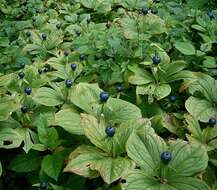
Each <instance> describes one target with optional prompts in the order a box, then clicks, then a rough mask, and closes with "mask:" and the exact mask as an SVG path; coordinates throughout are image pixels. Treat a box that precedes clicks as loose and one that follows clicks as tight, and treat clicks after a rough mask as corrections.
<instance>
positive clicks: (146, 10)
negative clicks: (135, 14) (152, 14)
mask: <svg viewBox="0 0 217 190" xmlns="http://www.w3.org/2000/svg"><path fill="white" fill-rule="evenodd" d="M142 14H143V15H147V14H148V9H147V8H146V7H143V9H142Z"/></svg>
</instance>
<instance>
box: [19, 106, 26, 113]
mask: <svg viewBox="0 0 217 190" xmlns="http://www.w3.org/2000/svg"><path fill="white" fill-rule="evenodd" d="M20 110H21V112H22V113H27V112H28V108H27V107H26V106H22V107H21V108H20Z"/></svg>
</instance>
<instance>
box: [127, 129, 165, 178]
mask: <svg viewBox="0 0 217 190" xmlns="http://www.w3.org/2000/svg"><path fill="white" fill-rule="evenodd" d="M126 147H127V154H128V156H129V157H130V158H131V159H132V160H134V161H135V162H136V164H138V165H139V166H140V167H141V168H142V169H144V170H145V171H146V173H147V174H149V175H154V174H157V173H156V172H157V170H156V169H157V168H158V167H159V165H160V163H161V160H160V155H161V153H162V152H164V151H166V150H167V145H166V143H165V142H164V141H163V139H161V138H160V137H159V136H157V135H156V134H154V133H153V132H150V131H149V130H147V129H146V130H145V131H143V130H141V131H139V132H136V131H135V132H133V133H132V135H131V136H130V137H129V140H128V141H127V146H126Z"/></svg>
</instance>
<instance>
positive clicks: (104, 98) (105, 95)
mask: <svg viewBox="0 0 217 190" xmlns="http://www.w3.org/2000/svg"><path fill="white" fill-rule="evenodd" d="M99 97H100V101H101V102H107V100H108V99H109V93H108V92H101V93H100V95H99Z"/></svg>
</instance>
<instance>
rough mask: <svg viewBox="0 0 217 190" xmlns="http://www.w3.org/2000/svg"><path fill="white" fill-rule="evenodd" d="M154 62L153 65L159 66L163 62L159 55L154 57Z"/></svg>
mask: <svg viewBox="0 0 217 190" xmlns="http://www.w3.org/2000/svg"><path fill="white" fill-rule="evenodd" d="M152 62H153V64H155V65H158V64H159V63H160V62H161V58H160V57H159V56H158V55H155V56H154V57H152Z"/></svg>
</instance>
